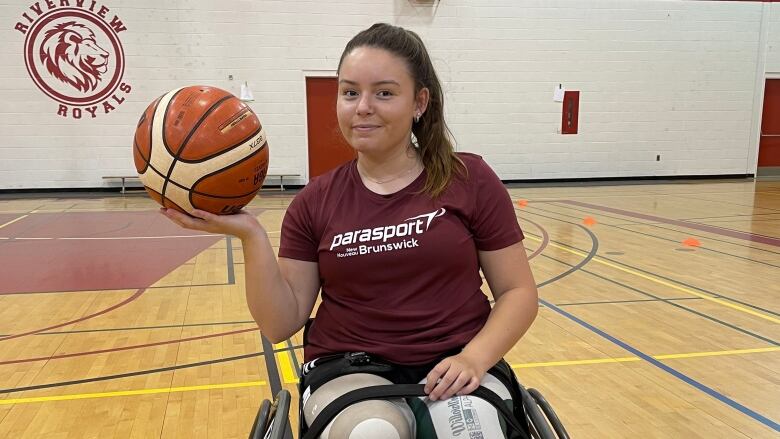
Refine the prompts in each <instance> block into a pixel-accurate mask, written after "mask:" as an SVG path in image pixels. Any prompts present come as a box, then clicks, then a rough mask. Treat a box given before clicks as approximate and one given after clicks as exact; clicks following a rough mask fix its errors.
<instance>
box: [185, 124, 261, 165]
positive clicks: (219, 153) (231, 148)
mask: <svg viewBox="0 0 780 439" xmlns="http://www.w3.org/2000/svg"><path fill="white" fill-rule="evenodd" d="M261 131H263V127H262V126H260V128H258V129H257V130H256V131H254V132H253V133H252V134H250V135H248V136H247V137H244V138H243V139H241V140H240V141H239V142H238V143H236V144H235V145H232V146H230V147H228V148H226V149H223V150H221V151H220V152H218V153H215V154H211V155H210V156H208V157H203V158H201V159H197V160H187V159H182V158H180V159H179V161H180V162H182V163H203V162H205V161H208V160H211V159H213V158H214V157H218V156H220V155H222V154H224V153H226V152H228V151H232V150H234V149H236V148H238V147H239V146H241V145H243V144H244V143H246V142H247V141H248V140H249V139H251V138H252V137H254V136H256V135H257V134H258V133H260V132H261ZM266 144H268V139H266V141H265V142H264V143H263V147H265V145H266ZM260 149H262V148H260ZM258 151H259V150H258Z"/></svg>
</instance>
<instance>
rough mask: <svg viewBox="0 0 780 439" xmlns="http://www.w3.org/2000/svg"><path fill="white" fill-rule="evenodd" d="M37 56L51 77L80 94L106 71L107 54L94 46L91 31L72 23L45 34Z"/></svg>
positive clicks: (61, 25) (92, 89) (91, 86)
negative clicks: (68, 85)
mask: <svg viewBox="0 0 780 439" xmlns="http://www.w3.org/2000/svg"><path fill="white" fill-rule="evenodd" d="M40 57H41V62H43V63H44V64H46V69H47V70H48V71H49V73H51V75H52V76H54V77H55V78H57V79H59V80H61V81H62V82H65V83H68V84H70V85H71V86H73V87H74V88H76V89H77V90H79V91H82V92H88V91H94V90H95V88H97V86H98V83H99V82H100V75H101V74H103V73H106V71H107V70H108V65H107V64H108V52H106V51H105V50H103V48H101V47H100V46H98V44H97V42H96V41H95V34H94V33H93V32H92V30H90V29H89V28H88V27H86V26H84V25H82V24H78V23H76V22H75V21H70V22H67V23H60V24H58V25H56V26H54V28H52V29H49V30H48V31H46V35H45V36H44V38H43V43H42V44H41V50H40Z"/></svg>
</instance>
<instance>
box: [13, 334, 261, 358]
mask: <svg viewBox="0 0 780 439" xmlns="http://www.w3.org/2000/svg"><path fill="white" fill-rule="evenodd" d="M259 329H260V328H258V327H257V326H255V327H254V328H247V329H238V330H235V331H228V332H220V333H217V334H209V335H200V336H197V337H188V338H180V339H176V340H166V341H158V342H155V343H146V344H139V345H133V346H124V347H121V348H112V349H100V350H98V351H86V352H73V353H70V354H61V355H52V356H49V357H36V358H20V359H18V360H7V361H0V365H4V364H18V363H31V362H34V361H46V360H58V359H61V358H71V357H81V356H84V355H95V354H104V353H107V352H117V351H127V350H131V349H140V348H148V347H151V346H160V345H164V344H171V343H181V342H185V341H194V340H202V339H204V338H214V337H221V336H224V335H232V334H241V333H242V332H250V331H257V330H259Z"/></svg>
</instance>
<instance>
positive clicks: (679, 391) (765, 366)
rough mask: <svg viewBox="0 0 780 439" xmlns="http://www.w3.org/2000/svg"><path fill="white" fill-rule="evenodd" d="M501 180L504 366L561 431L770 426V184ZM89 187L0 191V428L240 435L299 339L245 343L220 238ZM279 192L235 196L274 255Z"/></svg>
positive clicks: (774, 381)
mask: <svg viewBox="0 0 780 439" xmlns="http://www.w3.org/2000/svg"><path fill="white" fill-rule="evenodd" d="M509 192H510V193H511V195H512V198H513V200H515V201H516V202H517V216H518V218H519V221H520V224H521V225H522V226H523V228H524V230H525V231H526V234H527V239H526V241H525V243H526V246H527V248H528V253H529V256H530V257H531V258H532V259H531V266H532V268H533V270H534V274H535V276H536V280H537V282H538V284H539V287H540V288H539V293H540V297H541V304H542V308H541V310H540V314H539V318H538V319H537V321H536V323H535V324H534V326H533V327H532V329H531V331H530V332H529V333H528V334H527V335H526V336H525V337H524V338H523V339H522V340H521V341H520V343H518V345H517V346H515V348H513V349H512V351H511V352H510V353H509V354H508V355H507V360H508V361H509V363H510V364H512V365H513V366H514V368H515V371H516V372H517V374H518V375H519V377H520V380H521V382H523V383H524V384H525V385H526V386H527V387H534V388H537V389H539V390H541V391H542V393H543V394H544V395H545V396H546V397H547V398H548V399H549V401H550V402H551V403H552V405H553V407H555V409H556V410H557V412H558V414H559V415H560V417H561V418H562V420H563V421H564V423H565V425H566V426H567V428H568V429H569V432H570V433H571V436H572V437H573V438H601V437H609V438H626V437H641V438H715V437H717V438H722V437H729V438H748V437H749V438H770V437H774V438H776V437H778V432H779V431H780V427H778V422H780V345H778V343H779V342H780V182H758V183H755V182H753V181H743V180H736V181H735V180H731V181H715V180H712V181H705V182H684V183H663V184H658V183H656V184H631V185H600V186H598V185H591V186H587V185H579V186H573V187H572V186H546V187H545V186H543V185H528V186H527V187H512V188H509ZM104 195H105V194H104ZM104 195H100V196H96V195H84V194H81V195H78V194H77V195H76V196H73V197H58V198H44V197H43V196H30V197H27V198H22V197H20V196H7V195H6V196H4V197H2V198H0V438H14V439H15V438H87V437H101V438H107V437H115V438H157V437H161V438H174V437H181V438H205V437H209V438H245V437H247V435H248V432H249V430H250V428H251V424H252V421H253V419H254V416H255V413H256V411H257V408H258V406H259V405H260V401H261V400H262V399H263V398H270V397H271V396H272V394H273V393H274V392H275V391H276V390H277V389H278V388H280V387H284V388H287V389H289V390H290V392H292V393H293V395H296V388H295V382H296V379H297V371H298V369H299V366H300V364H301V358H302V352H301V349H300V343H301V340H300V336H296V337H294V338H293V339H291V340H288V341H287V342H285V343H280V344H278V345H275V346H273V345H271V344H269V343H268V342H267V341H264V340H262V339H261V336H260V334H259V333H258V331H257V330H256V325H255V324H254V323H253V322H252V319H251V317H250V315H249V312H248V311H247V309H246V304H245V299H244V291H243V259H242V253H241V243H240V241H238V240H236V239H231V238H226V237H224V236H211V235H204V234H200V233H193V232H189V231H186V230H182V229H178V228H176V227H175V226H173V225H172V224H170V223H169V222H168V221H167V220H166V219H165V218H163V217H162V216H161V215H159V214H158V213H157V212H156V205H155V204H154V203H153V202H152V201H151V200H150V199H149V198H148V197H146V196H144V195H142V194H135V195H127V196H124V197H122V196H118V195H110V196H104ZM290 199H291V195H290V194H278V193H276V194H274V193H272V192H263V193H261V197H259V198H257V199H256V200H255V202H253V203H252V204H251V205H250V211H251V212H253V213H255V214H256V215H257V216H258V218H260V220H261V221H262V223H263V224H264V225H265V227H266V228H267V230H269V231H270V234H271V237H272V239H273V240H274V243H275V244H277V245H278V236H279V229H280V223H281V219H282V216H283V214H284V211H285V208H286V206H287V205H288V203H289V201H290ZM294 399H295V398H294ZM292 411H293V413H294V412H295V408H293V410H292ZM293 418H295V416H294V415H293ZM293 422H297V420H296V419H293ZM773 432H774V433H773Z"/></svg>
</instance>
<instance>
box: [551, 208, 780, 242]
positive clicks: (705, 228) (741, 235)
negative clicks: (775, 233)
mask: <svg viewBox="0 0 780 439" xmlns="http://www.w3.org/2000/svg"><path fill="white" fill-rule="evenodd" d="M558 202H559V203H564V204H570V205H574V206H580V207H587V208H590V209H595V210H600V211H602V212H611V213H616V214H618V215H623V216H627V217H631V218H640V219H643V220H647V221H656V222H660V223H666V224H672V225H675V226H680V227H685V228H688V229H694V230H700V231H702V232H708V233H713V234H715V235H721V236H729V237H731V238H736V239H742V240H745V241H752V242H760V243H761V244H766V245H771V246H774V247H780V238H775V237H772V236H764V235H757V234H755V233H748V232H740V231H738V230H731V229H726V228H723V227H716V226H709V225H707V224H700V223H694V222H690V221H682V220H675V219H671V218H664V217H660V216H656V215H648V214H646V213H641V212H633V211H630V210H624V209H616V208H614V207H607V206H599V205H598V204H591V203H583V202H581V201H574V200H559V201H558Z"/></svg>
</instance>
